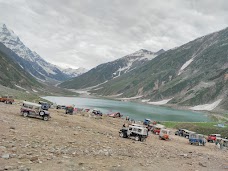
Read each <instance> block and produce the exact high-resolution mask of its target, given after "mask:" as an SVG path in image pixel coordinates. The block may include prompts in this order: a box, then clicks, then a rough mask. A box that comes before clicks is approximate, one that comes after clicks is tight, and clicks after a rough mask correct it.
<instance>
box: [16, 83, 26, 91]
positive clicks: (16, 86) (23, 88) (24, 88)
mask: <svg viewBox="0 0 228 171" xmlns="http://www.w3.org/2000/svg"><path fill="white" fill-rule="evenodd" d="M15 86H16V87H17V88H19V89H22V90H26V89H25V88H22V87H21V86H19V85H17V84H15Z"/></svg>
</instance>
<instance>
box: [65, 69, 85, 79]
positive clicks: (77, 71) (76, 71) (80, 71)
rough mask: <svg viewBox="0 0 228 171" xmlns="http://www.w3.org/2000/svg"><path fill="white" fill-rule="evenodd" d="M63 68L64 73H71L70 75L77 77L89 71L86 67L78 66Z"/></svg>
mask: <svg viewBox="0 0 228 171" xmlns="http://www.w3.org/2000/svg"><path fill="white" fill-rule="evenodd" d="M61 70H62V72H63V73H64V74H66V75H70V77H77V76H79V75H81V74H83V73H85V72H87V71H88V70H87V69H85V68H78V69H72V68H67V69H61Z"/></svg>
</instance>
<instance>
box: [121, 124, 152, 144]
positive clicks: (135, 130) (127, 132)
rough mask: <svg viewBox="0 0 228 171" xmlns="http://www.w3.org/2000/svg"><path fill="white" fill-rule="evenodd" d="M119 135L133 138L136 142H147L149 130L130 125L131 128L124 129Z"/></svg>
mask: <svg viewBox="0 0 228 171" xmlns="http://www.w3.org/2000/svg"><path fill="white" fill-rule="evenodd" d="M119 135H120V137H122V138H132V139H135V140H136V141H145V140H146V138H147V137H148V130H147V128H145V127H143V126H138V125H129V127H123V128H122V129H121V130H120V131H119Z"/></svg>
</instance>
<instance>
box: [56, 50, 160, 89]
mask: <svg viewBox="0 0 228 171" xmlns="http://www.w3.org/2000/svg"><path fill="white" fill-rule="evenodd" d="M163 52H164V50H163V49H161V50H160V51H158V52H156V53H154V52H150V51H148V50H145V49H141V50H139V51H137V52H135V53H132V54H130V55H127V56H124V57H122V58H120V59H117V60H115V61H112V62H108V63H104V64H101V65H98V66H97V67H95V68H93V69H91V70H90V71H88V72H87V73H84V74H82V75H80V76H79V77H76V78H73V79H70V80H67V81H65V82H63V83H62V84H60V86H61V87H64V88H70V89H81V88H88V87H92V86H95V87H96V86H98V85H100V84H102V83H104V82H107V81H108V80H112V79H116V78H118V77H120V76H121V75H123V74H126V73H129V72H131V71H133V70H135V69H136V68H138V67H140V66H142V65H144V64H145V63H146V62H148V61H149V60H151V59H153V58H155V57H156V56H157V55H159V54H162V53H163Z"/></svg>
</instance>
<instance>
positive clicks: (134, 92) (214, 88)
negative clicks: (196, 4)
mask: <svg viewBox="0 0 228 171" xmlns="http://www.w3.org/2000/svg"><path fill="white" fill-rule="evenodd" d="M91 92H92V93H94V94H99V95H102V96H109V95H121V96H120V97H129V98H131V97H135V96H137V97H140V98H141V100H144V101H145V99H147V101H149V103H152V102H154V101H160V100H166V102H168V103H170V104H175V105H176V104H177V105H181V106H183V105H184V106H196V107H195V108H192V109H196V110H201V109H202V110H213V109H214V108H215V107H216V106H218V108H219V109H225V110H227V109H228V28H226V29H224V30H221V31H219V32H215V33H212V34H209V35H206V36H203V37H201V38H198V39H196V40H194V41H191V42H189V43H187V44H184V45H182V46H180V47H178V48H174V49H171V50H169V51H166V52H165V53H163V54H161V55H159V56H158V57H156V58H154V59H153V60H151V61H149V62H148V63H146V64H145V65H143V66H142V67H140V68H137V69H135V70H133V71H132V72H129V73H126V74H124V75H122V76H120V77H118V78H115V79H112V80H110V81H108V82H107V83H105V84H103V85H101V86H98V87H96V89H94V90H93V91H91ZM163 102H164V101H163ZM199 105H201V106H199Z"/></svg>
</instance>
